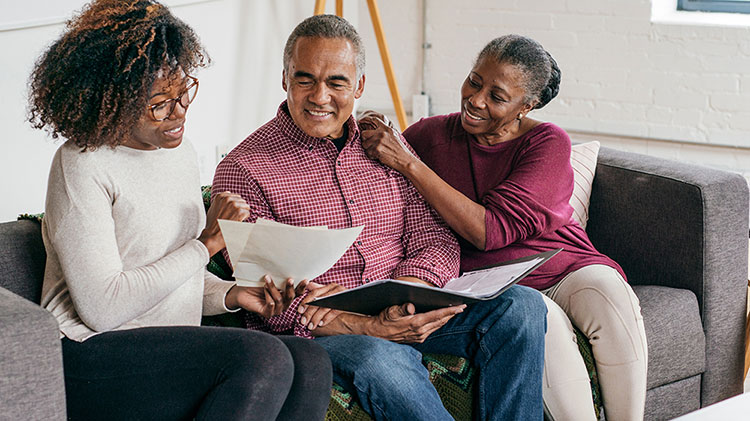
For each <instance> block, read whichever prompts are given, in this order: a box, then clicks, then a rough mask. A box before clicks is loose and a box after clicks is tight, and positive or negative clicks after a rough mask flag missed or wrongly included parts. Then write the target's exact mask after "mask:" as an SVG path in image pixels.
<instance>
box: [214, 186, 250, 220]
mask: <svg viewBox="0 0 750 421" xmlns="http://www.w3.org/2000/svg"><path fill="white" fill-rule="evenodd" d="M214 209H215V211H214V212H215V213H213V212H211V211H212V210H214ZM209 214H211V215H212V216H214V217H215V219H229V220H232V221H244V220H245V219H247V218H249V217H250V205H248V204H247V202H246V201H245V199H243V198H242V196H240V195H239V194H234V193H231V192H228V191H225V192H221V193H219V194H217V195H216V196H215V197H214V198H213V200H212V202H211V208H210V209H209Z"/></svg>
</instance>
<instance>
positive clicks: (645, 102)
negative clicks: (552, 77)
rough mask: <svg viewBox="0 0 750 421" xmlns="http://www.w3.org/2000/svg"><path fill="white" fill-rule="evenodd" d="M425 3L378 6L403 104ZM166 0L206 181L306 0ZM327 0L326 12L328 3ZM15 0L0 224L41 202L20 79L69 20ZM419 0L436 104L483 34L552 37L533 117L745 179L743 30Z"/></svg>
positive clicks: (614, 11) (381, 89)
mask: <svg viewBox="0 0 750 421" xmlns="http://www.w3.org/2000/svg"><path fill="white" fill-rule="evenodd" d="M44 1H52V0H44ZM65 1H66V2H68V3H71V2H79V3H80V4H82V3H83V2H84V0H65ZM422 1H424V0H409V1H401V0H380V1H379V2H378V4H379V6H380V12H381V15H382V18H383V23H384V27H385V35H386V38H387V40H388V44H389V46H390V51H391V54H392V59H393V63H394V66H395V70H396V76H397V80H398V83H399V87H400V90H401V95H402V97H403V98H404V101H405V106H406V108H407V110H410V109H411V102H410V99H411V96H412V95H413V94H417V93H419V91H420V84H421V69H422V61H421V51H420V46H421V43H422V39H421V22H422V14H421V5H422ZM654 1H655V2H664V1H674V0H654ZM32 3H33V1H32ZM53 3H54V4H57V3H56V2H53ZM171 3H172V4H176V5H175V6H174V7H173V9H172V10H173V11H174V12H175V14H177V15H178V16H179V17H181V18H183V19H184V20H185V21H186V22H188V24H190V25H191V26H193V27H194V28H195V30H196V32H197V33H198V34H199V36H200V37H201V39H202V40H203V42H204V44H205V45H206V47H207V49H208V51H209V53H210V54H211V57H212V58H213V60H214V64H213V66H211V67H209V68H207V69H204V70H202V71H201V72H200V73H199V75H198V76H199V77H200V80H201V88H200V93H199V95H198V99H197V100H196V102H195V104H194V105H193V106H192V107H191V110H190V114H189V119H188V124H187V131H186V136H188V137H190V138H191V139H192V140H193V142H194V143H195V144H196V147H197V148H198V151H199V154H200V160H201V170H202V182H203V183H210V181H211V178H212V174H213V170H214V167H215V164H216V158H217V156H216V155H217V152H221V151H227V150H228V149H230V148H231V147H232V146H233V145H236V144H237V143H239V142H240V141H241V140H242V139H243V138H244V137H245V136H246V135H247V134H249V133H250V132H251V131H253V130H254V129H255V128H257V127H258V126H260V125H261V124H263V123H264V122H265V121H267V120H268V119H269V118H271V117H272V116H273V115H274V113H275V110H276V107H277V105H278V103H279V102H280V101H281V100H282V99H283V98H284V93H283V91H282V90H281V87H280V85H281V83H280V77H281V51H282V48H283V43H284V41H285V40H286V37H287V36H288V34H289V32H290V31H291V29H292V28H293V27H294V25H296V23H298V22H299V21H300V20H302V19H303V18H304V17H306V16H309V15H310V14H311V13H312V9H313V4H314V2H313V1H311V0H252V1H250V0H213V1H211V0H204V1H200V0H171ZM327 3H328V5H327V7H328V11H329V12H332V11H333V7H334V3H335V2H334V1H333V0H330V1H328V2H327ZM359 3H361V4H359ZM18 4H19V3H18V2H16V1H13V0H0V98H2V101H0V127H2V134H3V135H2V137H0V197H1V198H2V200H1V201H0V221H5V220H11V219H15V217H16V215H17V214H18V213H22V212H40V211H42V210H43V208H44V195H45V190H46V178H47V172H48V168H49V163H50V160H51V157H52V155H53V153H54V151H55V149H56V148H57V146H58V144H59V142H58V143H53V142H52V141H51V140H49V139H47V137H46V135H45V134H44V133H43V132H41V131H35V130H33V129H31V128H30V126H29V124H28V123H26V122H25V108H26V105H25V104H26V99H25V95H26V89H25V85H26V79H27V77H28V74H29V72H30V70H31V67H32V65H33V62H34V60H35V59H36V57H37V56H38V55H39V54H40V53H41V52H42V50H43V48H44V47H45V46H46V45H47V44H48V43H50V42H51V41H52V40H53V39H54V38H56V36H57V35H58V34H59V33H60V31H61V30H62V28H63V26H62V24H61V23H57V24H51V25H50V24H48V25H43V26H32V27H28V25H26V27H24V26H23V25H21V27H12V26H10V27H9V26H7V25H6V26H3V25H2V21H3V16H10V15H11V14H10V13H5V12H6V11H8V10H10V9H9V8H10V7H12V6H15V7H18V6H16V5H18ZM27 5H28V3H23V4H22V5H21V6H22V7H26V6H27ZM426 7H427V8H426V22H427V28H426V29H427V41H428V42H429V43H430V44H431V45H432V48H430V49H428V50H427V54H426V57H425V58H426V69H427V72H426V76H427V77H426V80H425V85H426V91H427V94H429V95H430V97H431V99H432V112H433V113H447V112H452V111H455V110H457V109H458V89H459V87H460V84H461V82H462V80H463V79H464V77H465V76H466V74H467V72H468V71H469V69H470V67H471V64H472V61H473V59H474V56H475V55H476V53H477V52H478V51H479V49H480V48H481V47H482V46H483V45H484V44H485V43H486V42H487V41H489V40H490V39H492V38H493V37H496V36H498V35H501V34H504V33H521V34H524V35H527V36H531V37H533V38H535V39H537V40H538V41H540V42H541V43H542V44H543V45H544V46H545V47H547V49H548V50H549V51H550V52H551V53H552V54H553V55H554V56H555V58H556V59H557V60H558V62H559V64H560V67H561V68H562V71H563V84H562V88H561V92H560V96H559V97H558V98H557V99H555V100H554V101H553V102H552V103H551V104H550V105H548V106H547V107H545V108H544V109H543V110H539V111H536V112H535V113H534V114H532V116H535V117H536V118H539V119H543V120H549V121H553V122H556V123H557V124H559V125H561V126H562V127H564V128H565V129H567V130H568V131H569V132H570V133H571V135H572V136H573V138H574V139H587V138H598V139H600V140H602V142H603V143H604V144H605V145H609V146H614V147H617V148H620V149H626V150H632V151H636V152H643V153H648V154H651V155H656V156H665V157H668V158H672V159H679V160H683V161H690V162H697V163H704V164H707V165H711V166H715V167H720V168H726V169H731V170H735V171H739V172H742V173H744V174H745V175H746V176H750V29H748V26H742V25H739V26H734V27H722V26H714V25H698V24H696V25H682V24H679V25H678V24H664V23H652V21H651V8H652V6H651V2H650V1H649V0H533V1H524V0H474V1H472V2H463V1H450V0H426ZM35 10H36V9H35ZM345 16H346V17H347V19H349V20H350V21H352V22H353V23H354V24H355V26H357V27H358V28H359V30H360V33H361V34H362V36H363V38H364V39H365V45H366V49H367V53H368V54H367V58H368V60H367V61H368V65H367V83H366V88H365V95H364V97H363V99H362V100H361V101H359V104H358V107H359V109H366V108H373V109H378V110H381V111H385V112H387V113H391V114H392V105H391V99H390V95H389V91H388V88H387V84H386V82H385V77H384V73H383V70H382V64H381V61H380V57H379V54H378V48H377V44H376V42H375V37H374V33H373V30H372V25H371V23H370V17H369V14H368V9H367V6H366V5H365V4H364V2H361V1H358V0H346V1H345ZM58 21H59V19H58ZM358 23H359V24H358Z"/></svg>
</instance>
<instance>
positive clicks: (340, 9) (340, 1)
mask: <svg viewBox="0 0 750 421" xmlns="http://www.w3.org/2000/svg"><path fill="white" fill-rule="evenodd" d="M336 16H338V17H342V18H343V17H344V0H336Z"/></svg>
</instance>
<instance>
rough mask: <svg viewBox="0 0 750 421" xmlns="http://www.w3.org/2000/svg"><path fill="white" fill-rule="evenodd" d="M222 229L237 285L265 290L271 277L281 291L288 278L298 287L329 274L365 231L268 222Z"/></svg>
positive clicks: (225, 225) (233, 224)
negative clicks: (264, 282)
mask: <svg viewBox="0 0 750 421" xmlns="http://www.w3.org/2000/svg"><path fill="white" fill-rule="evenodd" d="M219 226H220V227H221V232H222V235H223V236H224V241H225V243H226V246H227V253H228V254H229V259H230V260H231V262H232V266H233V267H234V277H235V279H236V280H237V284H238V285H240V286H263V282H262V277H263V275H269V276H270V277H271V278H272V279H273V281H274V284H276V286H277V287H279V288H283V286H284V282H285V281H286V279H287V278H292V279H294V281H295V286H296V284H297V283H299V282H300V281H301V280H303V279H309V280H312V279H314V278H317V277H318V276H320V275H322V274H323V273H325V272H326V271H327V270H328V269H330V268H331V267H332V266H333V265H334V264H335V263H336V262H337V261H338V260H339V259H340V258H341V256H343V255H344V253H345V252H346V250H347V249H348V248H349V247H350V246H351V245H352V243H354V240H355V239H356V238H357V237H358V236H359V234H360V233H361V232H362V229H363V228H364V227H363V226H360V227H353V228H346V229H341V230H329V229H328V228H326V227H295V226H292V225H286V224H281V223H278V222H274V221H269V220H266V219H258V220H257V221H256V222H255V223H254V224H253V223H246V222H235V221H228V220H219Z"/></svg>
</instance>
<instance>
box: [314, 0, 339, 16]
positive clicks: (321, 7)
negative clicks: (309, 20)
mask: <svg viewBox="0 0 750 421" xmlns="http://www.w3.org/2000/svg"><path fill="white" fill-rule="evenodd" d="M337 1H338V0H337ZM325 11H326V0H315V10H314V11H313V15H322V14H323V13H325Z"/></svg>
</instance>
